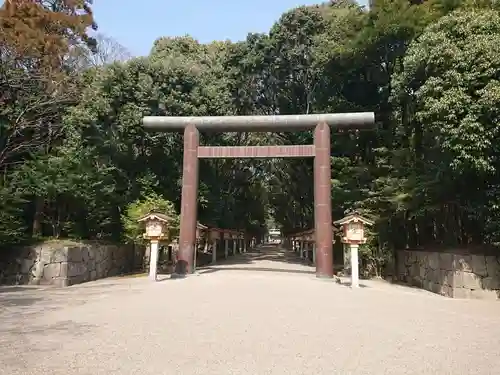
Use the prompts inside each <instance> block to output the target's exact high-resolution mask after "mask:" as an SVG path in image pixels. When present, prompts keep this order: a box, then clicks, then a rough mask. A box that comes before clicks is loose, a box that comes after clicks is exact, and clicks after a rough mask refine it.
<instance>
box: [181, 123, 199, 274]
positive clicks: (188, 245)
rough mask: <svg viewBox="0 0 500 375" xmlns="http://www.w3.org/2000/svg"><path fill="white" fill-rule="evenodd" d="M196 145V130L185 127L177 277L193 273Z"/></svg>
mask: <svg viewBox="0 0 500 375" xmlns="http://www.w3.org/2000/svg"><path fill="white" fill-rule="evenodd" d="M198 144H199V133H198V129H196V127H195V126H194V125H188V126H186V128H185V130H184V155H183V161H182V198H181V223H180V233H179V253H178V259H177V264H176V269H175V274H176V275H177V276H186V275H187V274H190V273H192V272H193V261H194V254H195V251H196V249H195V247H196V217H197V207H198Z"/></svg>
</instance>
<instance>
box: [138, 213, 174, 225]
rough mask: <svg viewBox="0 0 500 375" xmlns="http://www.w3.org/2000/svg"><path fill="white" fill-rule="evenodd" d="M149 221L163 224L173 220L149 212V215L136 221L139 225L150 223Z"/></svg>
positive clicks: (163, 215)
mask: <svg viewBox="0 0 500 375" xmlns="http://www.w3.org/2000/svg"><path fill="white" fill-rule="evenodd" d="M151 220H159V221H161V222H163V223H168V222H170V221H172V220H173V218H171V217H170V216H167V215H165V214H160V213H158V212H150V213H149V214H147V215H145V216H143V217H141V218H140V219H139V220H137V221H138V222H139V223H142V222H144V221H151Z"/></svg>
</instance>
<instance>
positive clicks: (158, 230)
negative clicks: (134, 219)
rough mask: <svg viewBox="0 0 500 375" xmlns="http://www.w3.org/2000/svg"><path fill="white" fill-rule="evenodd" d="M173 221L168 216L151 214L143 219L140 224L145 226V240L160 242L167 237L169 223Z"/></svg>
mask: <svg viewBox="0 0 500 375" xmlns="http://www.w3.org/2000/svg"><path fill="white" fill-rule="evenodd" d="M171 220H172V219H171V218H170V217H168V216H167V215H164V214H160V213H156V212H151V213H149V214H147V215H146V216H144V217H141V218H140V219H139V220H138V222H139V223H144V224H145V233H144V235H143V236H144V238H146V239H150V240H160V239H163V238H165V237H166V236H167V230H168V223H169V222H170V221H171Z"/></svg>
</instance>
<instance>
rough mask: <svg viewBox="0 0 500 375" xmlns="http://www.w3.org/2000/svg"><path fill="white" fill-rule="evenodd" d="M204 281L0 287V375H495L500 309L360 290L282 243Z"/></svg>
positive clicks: (205, 274) (376, 285)
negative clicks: (326, 276)
mask: <svg viewBox="0 0 500 375" xmlns="http://www.w3.org/2000/svg"><path fill="white" fill-rule="evenodd" d="M199 273H200V274H199V276H192V277H188V278H186V279H184V280H170V279H165V280H163V281H159V282H157V283H152V282H151V281H149V280H148V279H147V278H146V277H139V278H111V279H105V280H100V281H96V282H91V283H86V284H81V285H76V286H72V287H68V288H64V289H54V288H34V287H10V288H9V287H2V288H0V350H1V351H0V353H1V354H0V374H6V375H7V374H8V375H20V374H22V375H31V374H36V375H39V374H51V375H63V374H64V375H76V374H79V375H100V374H102V375H104V374H106V375H109V374H120V375H128V374H131V375H132V374H133V375H137V374H143V375H150V374H151V375H152V374H155V375H160V374H161V375H169V374H176V375H179V374H182V375H193V374H203V375H212V374H213V375H225V374H228V375H229V374H231V375H238V374H250V375H266V374H276V375H278V374H279V375H284V374H297V375H298V374H304V375H311V374H314V375H323V374H325V375H326V374H328V375H332V374H351V375H361V374H366V375H379V374H386V375H405V374H411V375H426V374H429V375H430V374H433V375H434V374H436V375H446V374H454V375H460V374H464V375H465V374H467V375H474V374H481V375H488V374H492V375H493V374H495V375H498V373H499V370H498V369H499V368H500V345H499V342H500V341H499V340H500V324H499V323H500V303H498V302H494V301H474V300H453V299H447V298H444V297H440V296H437V295H434V294H431V293H427V292H424V291H420V290H416V289H409V288H405V287H401V286H394V285H390V284H387V283H385V282H382V281H369V282H368V281H366V282H362V284H364V286H365V287H363V288H359V289H357V290H351V289H350V288H349V287H346V286H343V285H339V284H336V283H334V282H331V281H322V280H318V279H316V278H315V277H314V268H313V267H311V266H309V265H305V264H302V263H301V262H300V260H298V259H297V257H296V256H295V255H294V254H293V253H288V252H286V251H285V250H282V249H280V248H275V247H268V248H262V249H261V251H260V252H253V253H247V254H242V255H237V256H235V257H234V258H232V259H229V260H227V261H226V262H221V263H220V264H219V265H215V266H209V267H205V268H202V269H200V270H199Z"/></svg>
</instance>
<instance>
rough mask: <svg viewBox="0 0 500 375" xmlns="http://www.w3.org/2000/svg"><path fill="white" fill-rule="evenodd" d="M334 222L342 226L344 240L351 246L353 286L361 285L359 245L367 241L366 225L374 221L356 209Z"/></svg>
mask: <svg viewBox="0 0 500 375" xmlns="http://www.w3.org/2000/svg"><path fill="white" fill-rule="evenodd" d="M334 224H336V225H340V226H342V242H343V243H345V244H347V245H348V246H349V252H350V255H351V256H350V258H351V287H352V288H357V287H359V260H358V259H359V257H358V251H359V245H360V244H364V243H366V237H365V226H367V225H369V226H371V225H373V224H374V223H373V221H371V220H369V219H367V218H365V217H363V216H361V215H360V214H359V213H358V212H357V211H354V212H352V213H350V214H349V215H347V216H346V217H344V218H343V219H340V220H337V221H336V222H335V223H334Z"/></svg>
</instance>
